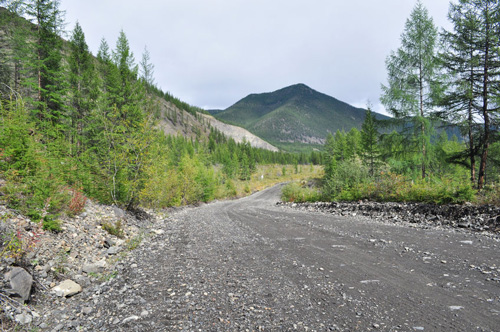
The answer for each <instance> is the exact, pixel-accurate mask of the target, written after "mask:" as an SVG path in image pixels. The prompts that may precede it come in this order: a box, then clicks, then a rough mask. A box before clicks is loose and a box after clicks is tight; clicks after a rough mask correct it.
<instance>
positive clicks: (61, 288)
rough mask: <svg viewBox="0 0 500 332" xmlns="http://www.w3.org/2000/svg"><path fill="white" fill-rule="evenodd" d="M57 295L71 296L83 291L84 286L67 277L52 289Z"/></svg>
mask: <svg viewBox="0 0 500 332" xmlns="http://www.w3.org/2000/svg"><path fill="white" fill-rule="evenodd" d="M52 290H53V291H54V292H55V293H56V295H57V296H60V297H70V296H73V295H75V294H78V293H80V292H81V291H82V287H81V286H80V285H78V284H77V283H76V282H74V281H73V280H70V279H67V280H64V281H63V282H61V283H60V284H59V285H57V286H56V287H54V288H53V289H52Z"/></svg>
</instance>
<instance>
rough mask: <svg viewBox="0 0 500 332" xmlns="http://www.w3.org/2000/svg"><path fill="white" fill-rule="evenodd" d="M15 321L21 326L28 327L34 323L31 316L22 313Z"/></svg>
mask: <svg viewBox="0 0 500 332" xmlns="http://www.w3.org/2000/svg"><path fill="white" fill-rule="evenodd" d="M14 319H15V320H16V322H18V323H19V324H21V325H28V324H31V322H32V321H33V317H31V315H30V314H28V313H22V314H19V315H16V316H15V317H14Z"/></svg>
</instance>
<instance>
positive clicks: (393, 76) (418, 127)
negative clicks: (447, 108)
mask: <svg viewBox="0 0 500 332" xmlns="http://www.w3.org/2000/svg"><path fill="white" fill-rule="evenodd" d="M437 36H438V33H437V28H436V27H435V25H434V23H433V20H432V18H431V17H429V14H428V11H427V9H426V8H425V7H424V6H423V5H422V3H421V2H418V3H417V5H416V6H415V8H414V9H413V11H412V13H411V15H410V17H409V18H408V20H407V21H406V24H405V29H404V31H403V33H402V35H401V47H400V48H399V49H398V50H397V51H396V52H392V53H391V54H390V55H389V57H388V58H387V59H386V67H387V73H388V78H387V81H388V85H387V86H385V85H382V96H381V98H380V99H381V102H382V104H383V105H384V106H385V107H386V108H387V109H388V111H389V112H390V113H392V115H393V116H394V117H395V118H396V119H402V120H405V121H410V122H411V124H412V128H413V134H412V136H413V137H412V138H413V142H414V143H415V144H416V145H417V146H418V150H419V153H420V155H421V158H420V159H421V171H422V178H425V176H426V172H427V171H426V164H427V150H428V146H429V144H430V121H429V116H430V114H431V112H432V104H433V98H432V97H433V86H434V83H435V80H436V68H437V61H436V44H437Z"/></svg>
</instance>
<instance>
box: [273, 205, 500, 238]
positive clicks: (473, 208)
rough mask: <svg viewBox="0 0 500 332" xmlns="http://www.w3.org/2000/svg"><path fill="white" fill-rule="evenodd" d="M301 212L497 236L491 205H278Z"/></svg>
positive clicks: (499, 213)
mask: <svg viewBox="0 0 500 332" xmlns="http://www.w3.org/2000/svg"><path fill="white" fill-rule="evenodd" d="M277 204H278V205H279V206H283V207H291V208H295V209H299V210H302V211H311V212H325V213H331V214H334V215H338V216H366V217H370V218H373V219H382V220H384V221H390V222H395V223H398V222H406V223H414V224H421V225H441V226H449V227H453V228H464V229H470V230H474V231H487V232H493V233H499V232H500V208H499V207H496V206H491V205H480V206H478V205H473V204H465V205H455V204H450V205H435V204H423V203H377V202H367V201H362V202H331V203H325V202H318V203H283V202H279V203H277Z"/></svg>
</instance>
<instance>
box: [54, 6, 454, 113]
mask: <svg viewBox="0 0 500 332" xmlns="http://www.w3.org/2000/svg"><path fill="white" fill-rule="evenodd" d="M422 2H423V3H424V5H425V6H426V7H427V8H428V9H429V12H430V15H431V16H433V18H434V22H435V23H436V25H437V26H446V27H447V28H448V27H449V26H448V25H449V23H448V22H447V19H446V14H447V11H448V2H447V1H442V0H440V1H435V0H424V1H422ZM414 5H415V1H413V0H381V1H366V0H350V1H338V0H286V1H285V0H272V1H269V0H253V1H248V0H167V1H164V0H157V1H156V0H155V1H142V2H138V1H130V0H120V1H118V0H100V1H95V0H86V1H74V0H62V1H61V9H63V10H65V11H66V21H67V22H68V27H67V28H68V30H72V29H73V27H74V24H75V22H76V21H77V20H78V21H79V22H80V24H81V25H82V27H83V29H84V32H85V34H86V39H87V43H88V44H89V47H90V49H91V51H92V52H93V53H94V54H95V53H96V52H97V49H98V47H99V43H100V40H101V38H102V37H104V38H105V39H106V40H107V41H108V43H109V45H110V47H111V48H114V46H115V42H116V39H117V36H118V33H119V31H120V30H121V29H123V30H124V31H125V33H126V35H127V37H128V39H129V42H130V45H131V48H132V50H133V52H134V55H135V59H136V62H139V61H140V59H141V55H142V52H143V50H144V46H145V45H147V47H148V50H149V52H150V54H151V59H152V62H153V63H154V65H155V78H156V83H157V84H158V86H160V87H161V88H162V89H163V90H164V91H169V92H170V93H172V94H173V95H174V96H176V97H179V98H180V99H182V100H184V101H186V102H188V103H190V104H192V105H196V106H200V107H204V108H226V107H228V106H230V105H231V104H233V103H235V102H236V101H238V100H239V99H241V98H243V97H245V96H246V95H247V94H249V93H258V92H268V91H274V90H276V89H279V88H282V87H285V86H288V85H291V84H295V83H305V84H307V85H309V86H310V87H312V88H313V89H316V90H318V91H320V92H323V93H326V94H329V95H331V96H333V97H335V98H338V99H340V100H343V101H345V102H348V103H351V104H354V105H356V106H364V105H365V104H366V101H367V100H371V102H372V103H373V104H374V105H375V109H376V110H377V111H381V106H380V105H378V99H379V96H380V84H381V83H384V82H385V79H386V70H385V63H384V61H385V58H386V57H387V55H388V54H389V53H390V51H391V50H395V49H396V48H398V47H399V37H400V35H401V33H402V31H403V28H404V23H405V21H406V19H407V18H408V16H409V15H410V12H411V10H412V8H413V7H414Z"/></svg>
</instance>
